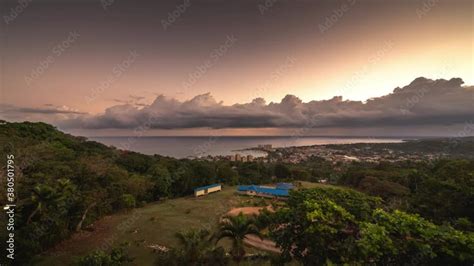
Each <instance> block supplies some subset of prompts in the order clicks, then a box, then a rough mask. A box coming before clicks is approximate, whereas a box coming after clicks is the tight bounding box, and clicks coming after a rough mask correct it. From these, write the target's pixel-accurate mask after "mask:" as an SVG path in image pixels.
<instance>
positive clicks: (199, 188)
mask: <svg viewBox="0 0 474 266" xmlns="http://www.w3.org/2000/svg"><path fill="white" fill-rule="evenodd" d="M220 185H221V184H212V185H208V186H203V187H197V188H195V189H194V192H196V191H198V190H203V189H208V188H212V187H218V186H220Z"/></svg>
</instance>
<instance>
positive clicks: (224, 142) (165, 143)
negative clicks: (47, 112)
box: [89, 136, 404, 159]
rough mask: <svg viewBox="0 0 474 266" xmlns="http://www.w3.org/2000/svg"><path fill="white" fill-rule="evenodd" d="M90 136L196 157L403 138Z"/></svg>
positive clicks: (139, 149) (133, 147) (126, 146)
mask: <svg viewBox="0 0 474 266" xmlns="http://www.w3.org/2000/svg"><path fill="white" fill-rule="evenodd" d="M89 139H91V140H94V141H97V142H101V143H103V144H105V145H108V146H114V147H116V148H119V149H123V150H131V151H136V152H140V153H143V154H148V155H154V154H159V155H163V156H170V157H174V158H179V159H181V158H196V157H204V156H208V155H211V156H218V155H222V156H226V155H233V154H237V153H239V154H241V155H248V154H250V155H253V156H254V157H260V156H265V155H266V153H265V152H263V151H258V150H251V148H255V147H258V146H259V145H267V144H270V145H272V147H273V148H280V147H292V146H310V145H324V144H350V143H397V142H403V140H404V139H402V138H392V137H388V138H382V137H293V136H238V137H236V136H198V137H195V136H192V137H181V136H180V137H168V136H166V137H162V136H159V137H149V136H147V137H133V136H131V137H90V138H89Z"/></svg>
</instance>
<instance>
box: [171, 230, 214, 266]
mask: <svg viewBox="0 0 474 266" xmlns="http://www.w3.org/2000/svg"><path fill="white" fill-rule="evenodd" d="M208 236H209V231H207V230H205V229H201V230H189V231H185V232H179V233H176V238H178V241H179V244H180V246H181V247H182V254H183V256H184V258H185V260H186V261H187V262H190V263H196V262H198V261H200V260H201V258H202V256H203V254H204V253H205V252H206V251H207V250H208V249H209V246H210V245H209V244H210V241H209V237H208Z"/></svg>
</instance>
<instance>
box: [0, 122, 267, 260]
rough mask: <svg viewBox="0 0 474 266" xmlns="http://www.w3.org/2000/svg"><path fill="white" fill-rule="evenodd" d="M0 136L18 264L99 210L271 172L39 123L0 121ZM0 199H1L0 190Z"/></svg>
mask: <svg viewBox="0 0 474 266" xmlns="http://www.w3.org/2000/svg"><path fill="white" fill-rule="evenodd" d="M0 140H1V141H2V143H1V144H2V146H1V147H2V149H1V156H2V158H6V156H7V154H12V155H14V157H15V159H14V162H15V168H16V180H15V183H16V185H15V186H16V187H15V188H16V193H17V194H16V197H17V198H16V200H17V215H16V228H15V229H16V233H17V234H16V241H17V243H16V252H17V254H22V256H21V257H17V258H16V260H17V261H18V262H20V263H21V262H24V261H28V260H29V259H31V258H32V257H33V256H34V255H35V254H38V253H40V252H42V251H44V250H46V249H48V248H50V247H52V246H53V245H55V244H56V243H58V242H59V241H60V240H62V239H65V238H66V237H68V236H69V235H70V234H71V233H72V232H74V231H79V230H81V229H83V228H85V227H87V226H88V225H90V224H92V223H93V222H94V221H96V220H97V219H98V218H100V217H102V216H104V215H106V214H110V213H115V212H117V211H120V210H123V209H127V208H133V207H140V206H142V205H143V204H145V203H147V202H152V201H157V200H160V199H162V198H169V197H179V196H185V195H190V194H192V193H193V189H194V188H195V187H198V186H203V185H208V184H212V183H216V182H220V183H223V184H231V185H234V184H239V183H240V184H255V183H257V184H259V183H265V182H271V180H272V179H271V177H272V176H273V175H274V173H273V171H274V170H273V166H272V165H268V164H264V163H258V162H254V163H232V164H231V163H230V162H208V161H200V160H177V159H174V158H168V157H162V156H158V155H155V156H149V155H143V154H139V153H135V152H129V151H122V150H118V149H115V148H111V147H107V146H105V145H102V144H100V143H97V142H93V141H87V140H86V139H85V138H82V137H74V136H71V135H68V134H65V133H63V132H61V131H59V130H57V129H55V128H54V127H53V126H51V125H48V124H45V123H29V122H24V123H6V122H5V123H3V124H2V125H0ZM4 161H6V159H4ZM2 171H5V169H4V168H3V169H2ZM2 182H5V180H4V179H2ZM1 185H2V187H5V185H6V184H5V183H3V184H1ZM0 201H1V203H2V204H5V203H6V198H5V193H1V194H0ZM2 215H4V213H2ZM2 218H3V217H2ZM1 220H2V222H3V221H5V219H1ZM3 233H5V230H3V231H2V234H3ZM2 239H3V238H2Z"/></svg>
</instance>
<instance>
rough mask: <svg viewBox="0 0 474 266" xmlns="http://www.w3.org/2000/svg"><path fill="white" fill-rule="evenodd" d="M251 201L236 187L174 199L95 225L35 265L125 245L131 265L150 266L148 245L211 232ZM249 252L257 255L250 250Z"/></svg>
mask: <svg viewBox="0 0 474 266" xmlns="http://www.w3.org/2000/svg"><path fill="white" fill-rule="evenodd" d="M253 200H255V201H257V200H258V198H255V199H252V198H249V197H241V196H238V195H236V194H235V187H225V188H224V189H223V190H222V191H220V192H217V193H212V194H209V195H206V196H203V197H199V198H195V197H193V196H189V197H184V198H177V199H172V200H167V201H163V202H158V203H152V204H149V205H146V206H145V207H142V208H137V209H134V210H131V211H128V212H123V213H119V214H115V215H111V216H107V217H104V218H103V219H101V220H99V221H98V222H96V223H95V225H94V228H96V229H95V231H93V232H90V233H84V234H79V235H75V236H73V237H71V238H70V239H68V240H66V241H64V242H62V243H61V244H59V245H58V246H57V247H56V248H54V249H52V250H50V251H49V252H47V253H46V254H44V255H43V256H42V257H43V258H42V259H41V261H39V262H38V263H39V264H41V265H59V264H61V265H68V264H70V263H71V262H73V261H74V260H75V259H77V258H78V257H79V256H83V255H85V254H87V253H89V252H91V251H93V250H96V249H101V248H103V247H107V246H111V245H112V246H116V245H119V244H120V243H123V242H128V243H129V244H130V246H129V248H128V251H129V254H130V255H131V256H132V257H135V260H134V261H133V265H152V264H153V262H154V260H155V257H156V256H155V254H154V253H153V252H152V249H151V248H148V246H149V245H155V244H158V245H164V246H167V247H170V246H175V245H176V244H177V239H176V237H175V234H176V233H177V232H180V231H182V230H187V229H190V228H206V229H208V230H211V231H213V230H215V229H216V228H217V225H218V222H219V218H220V217H221V216H222V215H224V214H225V213H227V212H228V211H229V210H230V209H231V208H233V207H236V206H240V205H247V204H252V202H253ZM247 206H248V205H247ZM220 243H221V242H220ZM222 245H224V246H226V247H228V246H229V242H227V241H225V240H224V241H222ZM249 252H252V253H255V252H257V251H256V250H255V249H251V248H249Z"/></svg>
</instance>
